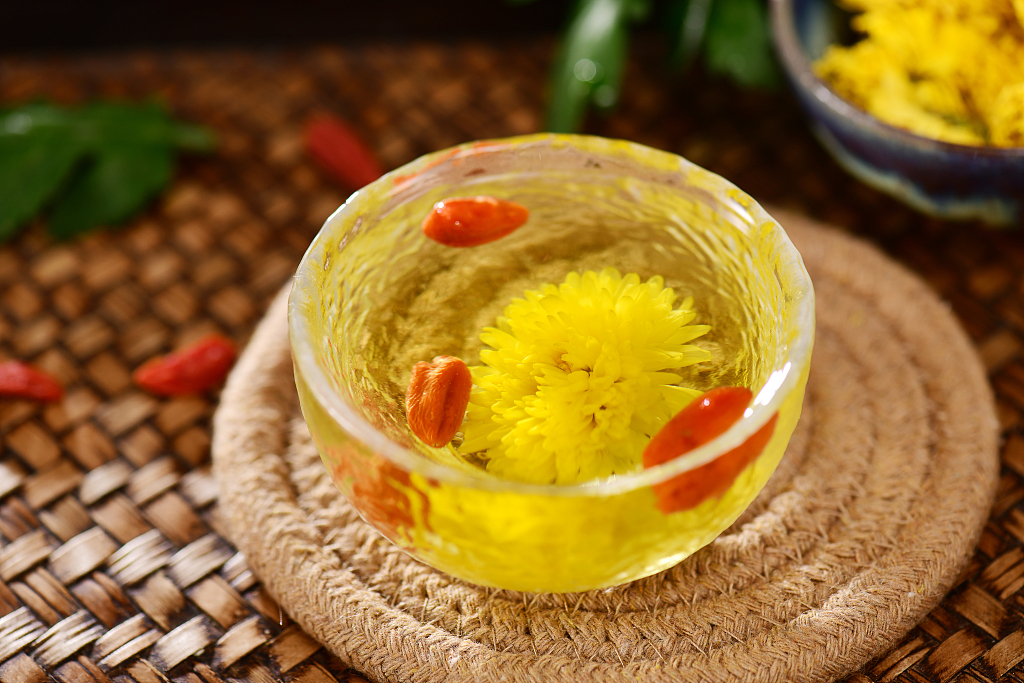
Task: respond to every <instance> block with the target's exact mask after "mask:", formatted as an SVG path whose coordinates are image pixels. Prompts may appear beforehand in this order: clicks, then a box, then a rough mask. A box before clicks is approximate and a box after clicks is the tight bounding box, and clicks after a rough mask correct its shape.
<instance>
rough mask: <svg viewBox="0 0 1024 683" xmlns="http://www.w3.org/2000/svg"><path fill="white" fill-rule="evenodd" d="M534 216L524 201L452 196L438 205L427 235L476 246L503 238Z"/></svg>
mask: <svg viewBox="0 0 1024 683" xmlns="http://www.w3.org/2000/svg"><path fill="white" fill-rule="evenodd" d="M529 218H530V210H529V209H527V208H526V207H525V206H523V205H522V204H517V203H516V202H512V201H509V200H507V199H498V198H497V197H486V196H481V197H451V198H449V199H445V200H442V201H439V202H438V203H437V204H434V208H432V209H431V210H430V213H428V214H427V217H426V218H424V219H423V226H422V227H423V234H424V235H426V236H427V237H429V238H430V239H432V240H434V241H435V242H439V243H441V244H443V245H445V246H447V247H476V246H479V245H481V244H487V243H488V242H493V241H494V240H498V239H501V238H502V237H504V236H505V235H508V234H509V233H511V232H512V231H514V230H515V229H516V228H518V227H519V226H521V225H522V224H523V223H525V222H526V221H527V220H528V219H529Z"/></svg>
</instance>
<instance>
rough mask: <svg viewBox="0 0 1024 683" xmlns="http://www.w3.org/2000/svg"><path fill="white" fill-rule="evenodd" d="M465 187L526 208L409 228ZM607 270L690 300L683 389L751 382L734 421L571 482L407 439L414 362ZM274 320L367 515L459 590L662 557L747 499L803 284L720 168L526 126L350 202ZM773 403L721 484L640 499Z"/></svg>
mask: <svg viewBox="0 0 1024 683" xmlns="http://www.w3.org/2000/svg"><path fill="white" fill-rule="evenodd" d="M471 195H492V196H496V197H502V198H507V199H511V200H514V201H517V202H519V203H521V204H524V205H525V206H527V207H529V209H530V221H529V222H528V223H527V224H526V225H525V226H523V227H522V228H520V229H519V230H518V231H516V232H514V233H513V234H511V235H509V236H507V237H504V238H502V239H501V240H499V241H497V242H493V243H491V244H487V245H483V246H479V247H473V248H468V249H455V248H450V247H445V246H442V245H440V244H437V243H434V242H432V241H430V240H428V239H426V238H425V237H424V236H423V235H422V233H421V230H420V222H421V221H422V219H423V217H424V216H425V215H426V214H427V212H428V211H429V210H430V208H431V206H432V205H433V204H434V203H435V202H437V201H439V200H441V199H444V198H446V197H452V196H471ZM607 266H613V267H615V268H617V269H618V270H619V271H620V272H621V273H623V274H625V273H637V274H639V275H640V277H641V279H646V278H648V277H651V276H654V275H660V276H662V277H664V278H665V283H666V285H667V286H670V287H673V289H674V290H675V292H676V294H678V295H679V296H680V297H684V296H693V297H694V299H695V308H696V309H697V311H698V316H697V318H696V320H694V321H693V322H694V324H699V323H707V324H710V325H711V328H712V329H711V331H710V332H709V333H708V334H707V335H706V336H705V338H704V341H703V342H702V343H704V344H705V345H706V347H707V348H708V349H709V350H710V351H711V352H712V356H713V360H712V361H711V362H708V363H702V364H699V365H695V366H691V367H690V368H686V369H684V370H685V372H686V374H685V376H684V377H683V380H684V384H686V385H687V386H690V387H692V388H695V389H698V390H702V391H703V390H707V389H710V388H713V387H715V386H723V385H734V386H746V387H749V388H751V389H752V391H753V392H754V394H755V396H756V398H755V401H754V403H753V404H752V407H751V408H750V409H749V410H748V411H747V414H746V415H745V417H744V418H743V419H741V420H739V421H738V422H737V423H736V424H735V425H733V426H732V427H731V428H730V429H729V430H728V431H726V432H725V433H724V434H722V435H721V436H719V437H718V438H716V439H714V440H713V441H711V442H709V443H707V444H705V445H704V446H701V447H699V448H697V449H695V450H693V451H691V452H690V453H688V454H686V455H684V456H681V457H679V458H676V459H675V460H672V461H670V462H668V463H665V464H663V465H659V466H657V467H652V468H650V469H647V470H643V471H637V472H635V473H630V474H624V475H616V476H613V477H610V478H607V479H603V480H599V481H591V482H584V483H580V484H573V485H554V484H552V485H534V484H525V483H521V482H515V481H508V480H503V479H499V478H496V477H495V476H493V475H491V474H488V473H487V472H485V471H484V470H483V469H482V468H480V467H477V466H475V465H474V464H472V463H471V462H468V461H467V460H466V459H464V458H462V457H460V456H459V454H458V452H457V451H456V450H455V449H454V448H453V447H452V446H448V447H445V448H431V447H428V446H426V445H424V444H423V443H422V442H420V441H419V440H418V439H416V438H415V437H414V436H413V435H412V434H411V433H410V431H409V429H408V426H407V424H406V419H405V413H404V400H405V389H406V386H407V384H408V381H409V376H410V372H411V369H412V366H413V365H414V364H415V362H417V361H420V360H430V359H431V358H433V357H434V356H436V355H441V354H447V355H453V356H458V357H461V358H462V359H463V360H465V361H466V362H467V363H468V364H470V365H474V364H479V352H480V349H481V346H482V345H481V342H480V341H479V333H480V332H481V330H482V328H483V327H485V326H489V325H493V324H494V320H495V317H496V316H497V315H498V314H499V313H500V312H501V310H502V309H503V308H504V306H505V305H507V304H508V303H509V301H510V300H511V299H512V298H514V297H519V296H521V295H522V293H523V291H525V290H528V289H537V288H539V287H540V286H541V285H543V284H545V283H555V284H557V283H559V282H561V281H562V280H563V279H564V277H565V275H566V274H567V273H569V272H571V271H577V272H583V271H584V270H596V271H600V270H601V269H602V268H604V267H607ZM289 326H290V334H291V343H292V354H293V359H294V365H295V379H296V385H297V387H298V392H299V398H300V403H301V406H302V412H303V416H304V418H305V420H306V423H307V425H308V426H309V431H310V433H311V435H312V437H313V441H314V442H315V444H316V447H317V449H318V450H319V452H320V455H321V458H322V460H323V462H324V465H325V466H326V467H327V469H328V471H329V472H330V473H331V476H332V477H333V480H334V482H335V484H336V485H337V486H338V488H339V489H340V490H341V491H342V492H343V493H344V494H345V496H346V497H347V498H348V500H349V501H350V502H351V503H352V505H353V506H354V507H355V508H356V510H358V511H359V513H360V515H362V517H363V519H364V520H366V522H367V523H369V524H370V525H372V526H373V527H374V528H376V529H377V530H378V531H380V532H381V533H382V534H383V535H384V536H386V537H387V538H389V539H390V540H391V541H392V542H394V543H396V544H397V545H398V546H400V547H401V548H403V549H405V550H406V551H407V552H409V553H410V554H411V555H413V556H414V557H416V558H418V559H419V560H421V561H423V562H425V563H427V564H429V565H431V566H433V567H436V568H437V569H440V570H442V571H445V572H447V573H449V574H452V575H454V576H456V577H459V578H462V579H465V580H467V581H471V582H473V583H477V584H481V585H486V586H494V587H499V588H507V589H514V590H522V591H533V592H570V591H582V590H588V589H594V588H600V587H605V586H611V585H616V584H620V583H624V582H627V581H630V580H633V579H637V578H640V577H643V576H647V575H649V574H652V573H655V572H657V571H659V570H662V569H665V568H667V567H670V566H672V565H674V564H675V563H677V562H679V561H680V560H682V559H683V558H685V557H686V556H688V555H690V554H691V553H693V552H694V551H696V550H698V549H699V548H701V547H702V546H704V545H706V544H707V543H709V542H710V541H711V540H713V539H714V538H715V536H717V535H718V534H720V533H721V532H722V531H723V530H725V529H726V528H727V527H728V526H729V525H730V524H731V523H732V522H733V521H734V520H735V519H736V518H737V517H738V516H739V515H740V513H741V512H743V510H744V509H746V507H747V506H748V505H749V504H750V503H751V501H752V500H753V499H754V497H755V496H756V495H757V493H758V492H759V491H760V490H761V489H762V488H763V487H764V485H765V483H766V481H767V480H768V478H769V477H770V476H771V474H772V472H773V471H774V470H775V468H776V466H777V464H778V462H779V460H780V458H781V457H782V455H783V453H784V451H785V449H786V445H787V443H788V441H789V439H790V436H791V435H792V432H793V429H794V427H795V426H796V422H797V419H798V418H799V415H800V408H801V403H802V399H803V393H804V387H805V385H806V382H807V373H808V368H809V363H810V356H811V348H812V346H813V339H814V293H813V288H812V286H811V282H810V279H809V277H808V275H807V272H806V270H805V269H804V266H803V261H802V260H801V258H800V255H799V253H798V252H797V251H796V249H795V248H794V247H793V244H792V243H791V242H790V240H789V238H788V237H787V235H786V233H785V231H784V230H783V229H782V227H781V226H779V224H778V223H776V222H775V221H774V220H773V219H772V218H771V217H770V216H769V215H768V214H767V213H765V211H764V210H763V209H762V208H761V207H760V206H758V205H757V204H756V203H755V202H754V201H753V200H752V199H751V198H750V197H749V196H747V195H746V194H744V193H743V192H741V191H740V190H739V189H737V188H736V187H735V186H734V185H732V184H731V183H729V182H728V181H726V180H724V179H722V178H720V177H718V176H716V175H714V174H712V173H709V172H708V171H705V170H703V169H701V168H699V167H697V166H695V165H693V164H691V163H690V162H688V161H686V160H685V159H682V158H680V157H678V156H675V155H673V154H669V153H666V152H661V151H657V150H654V149H650V148H647V147H644V146H641V145H637V144H633V143H628V142H622V141H616V140H608V139H603V138H597V137H587V136H570V135H551V134H541V135H532V136H525V137H519V138H511V139H507V140H494V141H485V142H476V143H471V144H466V145H462V146H459V147H455V148H452V149H449V150H446V151H442V152H437V153H434V154H430V155H427V156H425V157H422V158H420V159H417V160H416V161H413V162H412V163H410V164H408V165H406V166H404V167H402V168H400V169H398V170H396V171H394V172H392V173H389V174H387V175H385V176H384V177H382V178H381V179H380V180H377V181H376V182H374V183H372V184H370V185H368V186H367V187H365V188H363V189H361V190H359V191H358V192H357V193H355V194H353V195H352V196H351V197H350V198H349V199H348V201H346V202H345V204H344V205H343V206H342V207H341V208H340V209H338V211H337V212H335V213H334V215H332V216H331V217H330V218H329V219H328V220H327V222H326V224H325V225H324V227H323V229H322V230H321V231H320V233H319V235H318V236H317V237H316V239H315V240H314V241H313V243H312V244H311V245H310V247H309V250H308V251H307V252H306V255H305V256H304V257H303V259H302V262H301V264H300V265H299V268H298V272H297V273H296V278H295V283H294V287H293V290H292V294H291V300H290V303H289ZM776 414H777V415H778V418H777V420H778V421H777V423H776V426H775V429H774V433H773V435H772V437H771V440H770V441H769V442H768V444H767V445H766V446H765V448H764V450H763V451H762V453H761V454H760V456H759V457H757V459H756V460H754V461H753V463H752V464H751V465H749V466H748V467H747V468H746V469H744V470H743V472H741V473H740V475H739V476H738V477H737V478H736V479H735V481H734V482H733V483H732V485H731V486H730V487H729V488H728V490H727V491H726V492H725V493H724V494H723V495H721V496H718V497H716V496H712V497H711V498H709V499H708V500H706V501H705V502H703V503H701V504H700V505H698V506H697V507H695V508H693V509H690V510H686V511H680V512H672V513H668V514H666V513H663V512H661V511H660V510H659V509H658V507H657V504H656V496H655V494H654V492H653V490H652V486H653V485H657V484H659V483H663V482H667V481H670V480H673V479H674V478H676V477H686V476H687V473H689V472H691V471H693V470H694V469H695V468H698V467H700V466H702V465H705V464H707V463H709V462H711V461H712V460H714V459H715V458H716V457H718V456H719V455H721V454H724V453H727V452H729V451H731V450H732V449H734V448H736V447H737V446H739V445H740V444H742V443H743V442H744V441H746V440H747V439H748V438H749V437H750V436H751V435H753V434H754V433H755V432H756V431H757V430H758V429H760V428H761V427H762V426H763V425H764V424H765V423H766V422H767V421H768V420H770V419H772V417H773V416H775V415H776Z"/></svg>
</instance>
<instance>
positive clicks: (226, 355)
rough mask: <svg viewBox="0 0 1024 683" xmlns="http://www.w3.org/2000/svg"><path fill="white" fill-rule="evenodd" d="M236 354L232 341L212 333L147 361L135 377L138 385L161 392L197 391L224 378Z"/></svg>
mask: <svg viewBox="0 0 1024 683" xmlns="http://www.w3.org/2000/svg"><path fill="white" fill-rule="evenodd" d="M236 354H237V350H236V348H235V343H234V342H233V341H231V340H230V339H228V338H227V337H223V336H221V335H219V334H213V335H210V336H208V337H203V338H202V339H200V340H199V341H197V342H195V343H193V344H190V345H188V346H185V347H183V348H181V349H178V350H177V351H175V352H173V353H169V354H167V355H166V356H160V357H158V358H153V359H151V360H148V361H146V362H145V363H143V364H142V365H141V366H140V367H139V368H138V369H136V370H135V372H134V373H133V374H132V378H133V379H134V380H135V384H137V385H138V386H139V387H141V388H143V389H145V390H146V391H148V392H150V393H152V394H157V395H158V396H182V395H186V394H198V393H202V392H204V391H206V390H207V389H209V388H211V387H214V386H216V385H217V384H220V383H221V382H222V381H223V380H224V377H226V376H227V374H228V370H230V369H231V366H232V365H233V364H234V362H235V355H236Z"/></svg>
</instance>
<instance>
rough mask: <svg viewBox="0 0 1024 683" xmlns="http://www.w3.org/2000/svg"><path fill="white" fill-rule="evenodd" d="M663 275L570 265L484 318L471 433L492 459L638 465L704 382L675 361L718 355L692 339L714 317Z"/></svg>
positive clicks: (563, 474) (575, 470) (607, 467)
mask: <svg viewBox="0 0 1024 683" xmlns="http://www.w3.org/2000/svg"><path fill="white" fill-rule="evenodd" d="M675 300H676V295H675V293H674V292H673V291H672V290H671V289H669V288H666V287H665V286H664V281H663V280H662V278H660V277H653V278H651V279H650V280H648V281H646V282H641V281H640V278H639V276H637V275H635V274H630V275H626V276H625V277H623V276H621V275H620V274H619V272H618V271H617V270H615V269H614V268H606V269H604V270H603V271H601V273H600V274H598V273H595V272H593V271H587V272H585V273H583V275H580V274H578V273H570V274H569V275H568V276H567V277H566V279H565V282H563V283H562V284H561V285H558V286H555V285H545V286H544V287H543V288H542V289H540V290H539V291H528V292H526V293H525V294H524V298H523V299H516V300H514V301H513V302H512V303H511V304H509V305H508V306H507V307H506V308H505V311H504V316H503V317H500V318H498V321H497V327H494V328H486V329H485V330H484V332H483V334H481V335H480V339H481V341H483V342H484V343H485V344H487V345H488V346H490V347H491V348H490V349H486V350H484V351H482V352H481V354H480V358H481V360H482V361H483V362H484V363H485V365H484V366H478V367H473V368H470V370H471V371H472V373H473V381H474V385H475V386H474V390H473V394H472V396H471V398H470V404H469V410H468V413H467V417H466V421H465V422H464V423H463V430H464V434H465V439H464V441H463V443H462V445H461V446H460V447H459V450H460V451H461V452H463V453H478V454H479V456H480V457H481V458H483V459H484V460H485V461H486V463H487V470H488V471H489V472H492V473H494V474H496V475H498V476H500V477H504V478H508V479H514V480H518V481H525V482H532V483H540V484H543V483H558V484H568V483H574V482H579V481H587V480H590V479H595V478H599V477H606V476H610V475H612V474H619V473H624V472H630V471H634V470H637V469H639V468H640V462H641V455H642V452H643V448H644V446H646V445H647V442H648V441H649V440H650V438H651V437H652V436H653V435H654V434H655V433H656V432H657V431H658V430H659V429H660V428H661V426H662V425H664V424H665V422H667V421H668V420H669V419H670V418H671V417H672V416H673V415H674V414H675V413H677V412H678V411H679V410H681V409H682V408H683V406H685V405H686V404H687V403H689V402H690V401H691V400H692V399H693V397H695V396H697V395H698V393H699V392H697V391H694V390H692V389H688V388H685V387H681V386H679V385H678V384H679V381H680V378H679V375H678V374H676V373H674V372H673V370H677V369H679V368H683V367H686V366H688V365H693V364H694V363H700V362H703V361H707V360H710V357H711V356H710V354H709V353H708V352H707V351H705V350H702V349H699V348H697V347H696V346H694V345H692V344H689V343H688V342H691V341H693V340H694V339H696V338H697V337H700V336H701V335H703V334H705V333H706V332H707V331H708V330H709V329H711V328H710V327H709V326H707V325H690V324H689V323H690V322H691V321H692V320H693V319H694V317H695V316H696V313H695V311H694V310H693V300H692V299H690V298H688V299H686V300H684V301H682V302H681V303H680V304H679V306H678V307H673V302H674V301H675Z"/></svg>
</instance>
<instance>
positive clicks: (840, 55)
mask: <svg viewBox="0 0 1024 683" xmlns="http://www.w3.org/2000/svg"><path fill="white" fill-rule="evenodd" d="M841 4H842V6H844V7H845V8H847V9H849V10H851V11H854V12H858V14H857V15H856V16H854V17H853V19H852V20H851V24H852V26H853V28H854V29H855V30H856V31H858V32H860V33H861V34H863V38H862V39H861V40H859V41H858V42H856V43H855V44H853V45H851V46H843V45H831V46H830V47H829V48H828V50H827V51H826V52H825V54H824V55H823V56H822V57H821V58H820V59H819V60H818V61H817V62H816V63H815V65H814V70H815V73H816V74H817V75H818V76H819V77H821V78H822V79H823V80H825V81H826V82H828V83H829V85H831V86H832V88H833V89H834V90H835V91H836V92H837V93H838V94H839V95H840V96H842V97H844V98H845V99H847V100H848V101H849V102H851V103H852V104H854V105H856V106H857V107H859V108H861V109H863V110H864V111H866V112H868V113H869V114H871V115H873V116H876V117H877V118H879V119H880V120H882V121H885V122H886V123H889V124H891V125H893V126H897V127H899V128H904V129H906V130H909V131H912V132H914V133H917V134H918V135H923V136H925V137H928V138H932V139H935V140H942V141H945V142H952V143H956V144H961V145H993V146H999V147H1020V146H1024V0H843V2H842V3H841Z"/></svg>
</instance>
